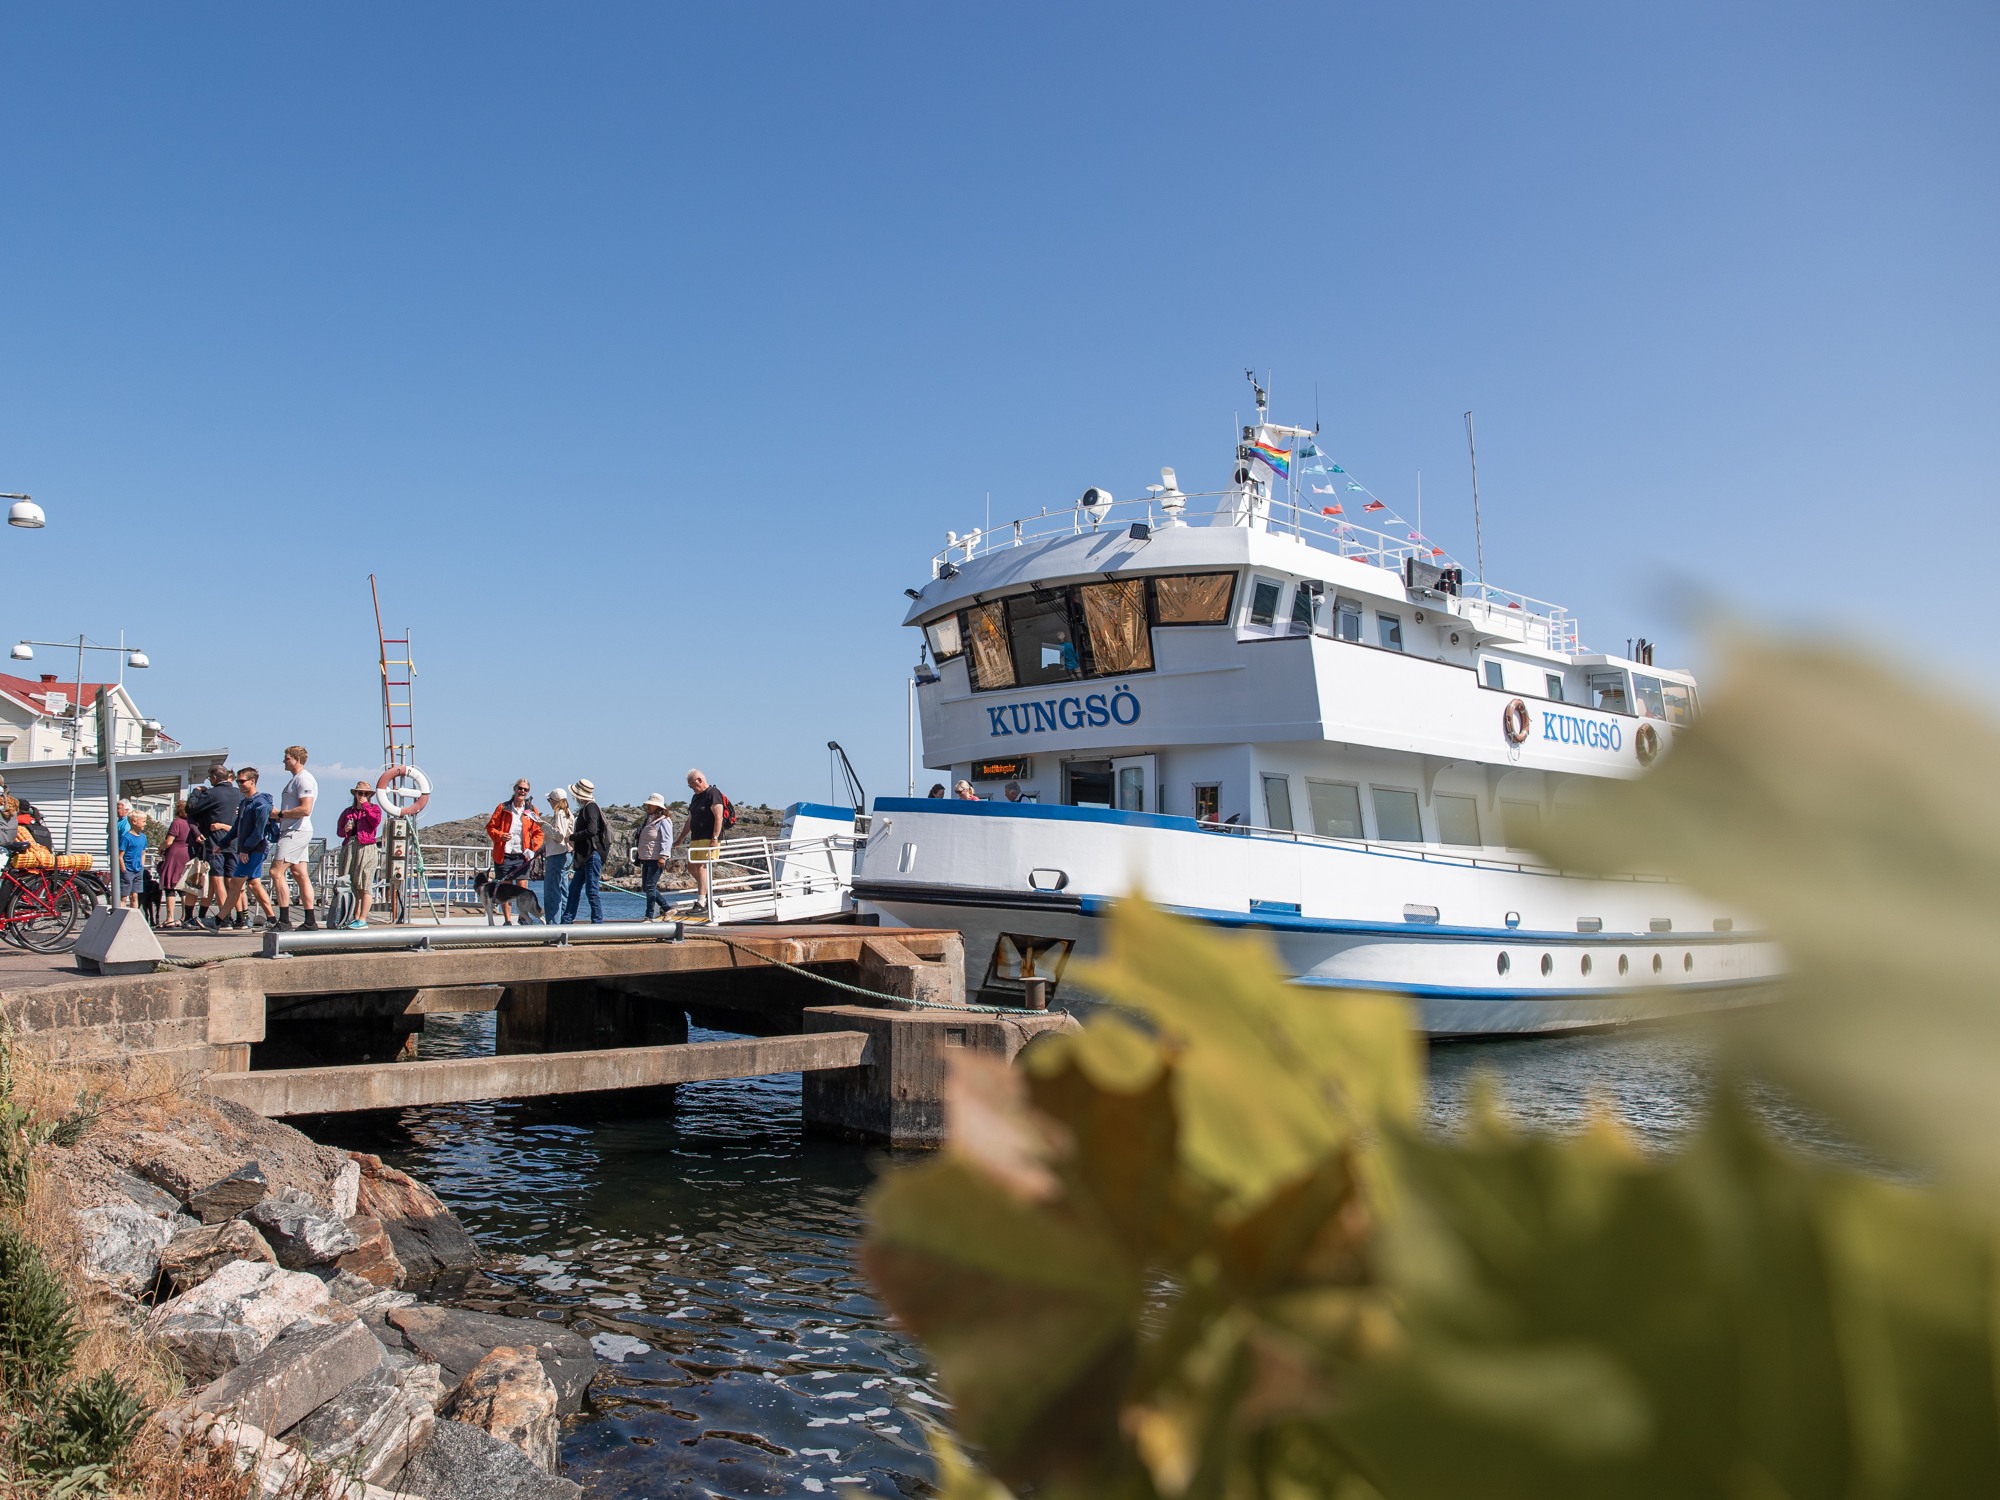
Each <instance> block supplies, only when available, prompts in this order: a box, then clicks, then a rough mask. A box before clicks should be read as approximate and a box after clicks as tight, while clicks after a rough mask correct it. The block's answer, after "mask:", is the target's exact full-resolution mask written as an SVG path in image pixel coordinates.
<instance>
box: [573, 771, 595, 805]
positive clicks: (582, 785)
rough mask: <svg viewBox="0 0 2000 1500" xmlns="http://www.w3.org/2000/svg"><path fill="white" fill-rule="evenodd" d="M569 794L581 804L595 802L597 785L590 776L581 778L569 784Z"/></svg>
mask: <svg viewBox="0 0 2000 1500" xmlns="http://www.w3.org/2000/svg"><path fill="white" fill-rule="evenodd" d="M569 794H570V795H571V796H572V797H574V798H576V799H577V801H579V802H595V801H596V800H597V783H596V782H594V781H592V780H591V779H590V778H589V777H588V776H579V777H577V778H576V780H574V781H572V782H571V783H570V784H569Z"/></svg>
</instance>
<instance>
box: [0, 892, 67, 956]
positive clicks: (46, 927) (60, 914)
mask: <svg viewBox="0 0 2000 1500" xmlns="http://www.w3.org/2000/svg"><path fill="white" fill-rule="evenodd" d="M82 909H83V903H82V902H80V901H79V900H78V899H77V895H76V882H75V881H73V880H64V881H60V882H58V881H54V880H51V879H49V877H48V876H46V875H32V876H27V877H23V878H22V880H21V889H20V891H19V892H18V893H17V894H16V896H15V904H14V914H15V916H16V917H18V918H20V919H21V920H19V921H17V922H15V923H14V924H13V925H12V927H11V929H10V934H9V935H10V936H12V937H13V938H14V940H15V941H16V942H18V943H19V944H20V945H21V946H22V947H23V948H26V949H28V950H30V951H31V952H35V953H56V952H59V951H61V950H62V949H64V948H66V947H68V946H69V944H70V942H71V936H70V935H71V934H72V933H74V932H75V931H76V923H77V918H78V916H79V915H80V914H81V913H82Z"/></svg>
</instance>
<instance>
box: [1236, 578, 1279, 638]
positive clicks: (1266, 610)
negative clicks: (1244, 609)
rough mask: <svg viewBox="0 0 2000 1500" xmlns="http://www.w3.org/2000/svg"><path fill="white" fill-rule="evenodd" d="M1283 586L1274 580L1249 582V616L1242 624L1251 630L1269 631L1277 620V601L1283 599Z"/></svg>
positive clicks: (1256, 579) (1253, 580)
mask: <svg viewBox="0 0 2000 1500" xmlns="http://www.w3.org/2000/svg"><path fill="white" fill-rule="evenodd" d="M1284 594H1285V586H1284V585H1283V584H1281V583H1279V582H1278V580H1277V579H1275V578H1253V579H1252V580H1251V581H1250V614H1249V617H1248V618H1247V620H1246V621H1245V622H1244V623H1245V624H1247V625H1248V626H1249V627H1250V629H1252V630H1269V629H1270V628H1271V627H1272V626H1273V625H1274V624H1276V623H1277V619H1278V601H1279V600H1280V599H1282V598H1283V597H1284Z"/></svg>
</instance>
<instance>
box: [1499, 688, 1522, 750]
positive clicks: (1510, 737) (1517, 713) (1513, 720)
mask: <svg viewBox="0 0 2000 1500" xmlns="http://www.w3.org/2000/svg"><path fill="white" fill-rule="evenodd" d="M1500 728H1501V729H1502V730H1503V731H1504V732H1505V733H1506V736H1507V743H1508V744H1510V745H1518V744H1520V743H1521V742H1522V741H1523V740H1525V739H1526V738H1527V737H1528V705H1527V704H1525V703H1523V702H1522V701H1521V700H1520V699H1519V698H1516V699H1515V700H1514V701H1513V702H1512V703H1509V704H1508V705H1507V706H1506V707H1505V708H1503V709H1501V710H1500Z"/></svg>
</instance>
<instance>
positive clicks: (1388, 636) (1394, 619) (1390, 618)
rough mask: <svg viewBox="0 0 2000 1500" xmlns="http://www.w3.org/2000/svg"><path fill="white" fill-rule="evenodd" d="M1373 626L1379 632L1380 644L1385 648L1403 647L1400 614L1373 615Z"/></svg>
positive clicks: (1392, 649) (1391, 649)
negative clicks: (1380, 636)
mask: <svg viewBox="0 0 2000 1500" xmlns="http://www.w3.org/2000/svg"><path fill="white" fill-rule="evenodd" d="M1375 628H1376V629H1377V630H1378V631H1380V632H1381V635H1382V645H1383V648H1384V649H1385V650H1389V651H1401V650H1402V649H1403V619H1402V616H1401V615H1377V616H1376V617H1375Z"/></svg>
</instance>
